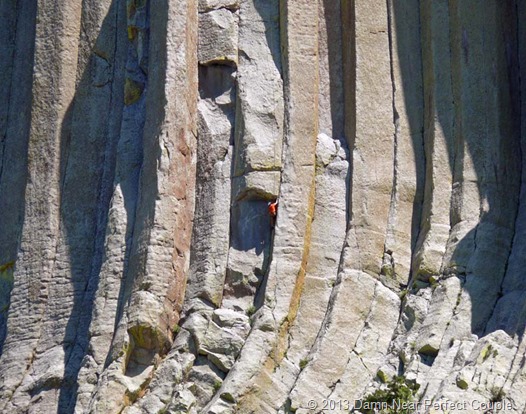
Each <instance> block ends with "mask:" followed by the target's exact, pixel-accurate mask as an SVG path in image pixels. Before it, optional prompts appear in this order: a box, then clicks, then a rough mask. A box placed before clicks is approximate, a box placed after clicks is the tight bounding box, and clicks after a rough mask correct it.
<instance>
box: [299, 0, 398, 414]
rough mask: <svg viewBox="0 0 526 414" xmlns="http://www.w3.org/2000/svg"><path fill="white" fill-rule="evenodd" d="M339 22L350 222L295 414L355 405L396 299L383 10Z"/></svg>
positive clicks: (357, 10)
mask: <svg viewBox="0 0 526 414" xmlns="http://www.w3.org/2000/svg"><path fill="white" fill-rule="evenodd" d="M342 14H343V21H344V31H343V32H344V33H343V38H344V42H343V47H344V79H345V81H346V84H345V85H346V88H345V92H346V96H345V99H346V114H347V115H348V117H347V118H346V119H345V122H346V135H347V139H348V142H349V146H350V152H351V154H352V155H351V163H352V164H351V165H352V167H351V176H350V189H349V191H350V193H349V198H350V201H351V202H350V210H351V212H350V214H351V215H350V217H349V218H350V222H349V227H348V234H347V240H346V244H345V246H344V249H343V254H342V259H341V262H340V268H339V274H338V277H337V279H336V281H335V284H334V288H333V289H332V292H331V297H330V299H329V305H328V308H327V312H326V314H325V317H324V320H323V323H322V326H321V328H320V331H319V335H318V337H317V339H316V341H315V343H314V345H313V347H312V348H311V351H310V353H309V355H308V356H307V357H306V358H305V359H304V360H303V361H302V363H301V365H302V366H303V367H302V368H303V370H302V372H301V373H300V374H299V376H298V379H297V381H296V383H295V385H294V388H293V389H292V391H291V395H290V404H291V407H292V408H293V409H295V410H297V412H298V413H306V412H309V411H308V409H307V408H306V403H307V401H309V400H311V399H314V400H315V401H316V402H317V403H318V404H319V406H320V407H321V406H322V400H323V399H324V398H331V399H339V398H345V399H349V400H352V399H353V398H355V397H358V396H359V395H360V393H361V392H362V391H363V388H364V386H365V382H366V379H370V378H372V377H373V376H374V375H375V374H376V369H377V367H379V366H380V364H381V363H382V360H383V355H384V354H385V352H386V351H387V348H388V346H389V341H390V336H391V335H390V332H393V331H394V329H395V326H396V323H397V319H398V308H399V299H398V296H397V294H396V293H394V292H393V291H391V290H390V289H389V288H388V287H386V286H385V285H384V283H385V284H387V285H389V286H392V287H393V288H396V287H397V283H395V282H396V280H395V281H393V279H392V276H393V275H392V274H382V257H383V255H384V250H385V244H386V235H387V234H388V232H389V225H390V221H389V220H390V214H389V212H390V209H391V201H392V191H393V182H394V180H393V171H394V168H393V165H394V154H395V139H394V138H395V136H394V135H395V132H396V129H395V124H394V122H393V119H394V117H393V83H392V66H391V60H390V58H389V57H390V54H389V51H390V42H389V40H390V39H389V15H388V8H387V4H386V3H385V2H381V1H373V2H371V1H367V2H365V1H356V2H344V3H343V4H342ZM335 360H337V361H341V362H340V363H339V364H334V361H335ZM342 409H343V407H342Z"/></svg>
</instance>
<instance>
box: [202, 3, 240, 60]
mask: <svg viewBox="0 0 526 414" xmlns="http://www.w3.org/2000/svg"><path fill="white" fill-rule="evenodd" d="M237 29H238V16H237V14H235V13H233V12H231V11H229V10H227V9H224V8H221V9H218V10H212V11H209V12H206V13H200V14H199V49H198V59H199V63H200V64H202V65H207V64H211V63H234V64H235V63H237V42H238V40H237V39H238V30H237Z"/></svg>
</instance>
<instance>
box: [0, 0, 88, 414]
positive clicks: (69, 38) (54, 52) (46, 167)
mask: <svg viewBox="0 0 526 414" xmlns="http://www.w3.org/2000/svg"><path fill="white" fill-rule="evenodd" d="M26 12H27V11H26ZM80 14H81V1H59V2H55V1H46V0H42V1H38V3H37V23H36V39H37V40H36V44H35V52H34V67H33V83H32V90H33V101H32V113H31V129H30V138H29V148H28V167H27V170H28V180H27V186H26V190H25V199H26V203H25V213H24V215H25V221H24V230H23V232H22V236H21V246H20V250H19V255H18V257H17V262H16V270H15V272H14V287H13V291H12V293H11V305H12V306H11V307H10V312H9V315H8V321H7V339H6V341H5V344H4V348H3V353H2V356H1V357H0V364H1V365H2V372H1V373H0V383H1V384H2V387H1V390H0V410H1V411H9V410H12V409H13V408H12V407H13V405H14V404H15V405H20V404H22V405H25V404H27V403H28V402H29V400H30V398H31V395H30V394H29V393H28V391H30V389H31V386H28V387H23V389H20V388H19V387H20V385H21V384H22V383H23V382H24V378H25V377H26V375H27V374H28V369H29V368H30V367H31V363H32V361H33V359H34V358H35V351H36V347H37V344H38V342H39V339H40V336H41V332H42V331H41V328H42V327H41V322H42V318H43V317H44V315H45V314H46V308H47V306H48V304H49V302H50V300H51V299H52V298H50V297H49V290H48V289H49V285H50V283H51V280H52V274H53V271H54V268H55V260H56V254H57V252H56V248H57V240H58V235H59V227H60V192H61V185H60V184H61V180H60V177H61V160H60V154H61V145H62V144H63V143H64V140H66V136H65V134H64V129H66V130H67V128H68V125H67V123H68V121H67V119H66V118H67V117H66V114H67V110H68V107H69V105H70V104H71V101H72V99H73V96H74V92H75V83H76V78H77V50H78V35H79V31H80ZM30 32H31V31H30ZM26 41H27V42H31V40H30V39H26ZM64 123H65V124H64ZM53 300H54V299H53ZM60 362H62V361H60ZM63 368H64V365H63V364H62V363H60V364H57V365H55V366H54V367H53V372H48V373H47V374H46V375H47V376H48V378H53V379H52V380H51V383H53V380H54V379H58V380H59V381H60V378H61V377H62V374H63ZM40 374H43V372H40ZM44 381H45V379H44ZM28 382H31V380H29V381H28ZM24 388H25V389H24ZM51 394H53V395H51V396H50V397H51V398H50V400H51V402H49V406H48V408H50V409H53V408H52V407H53V405H54V403H56V398H57V394H58V392H57V391H56V390H54V391H52V392H51Z"/></svg>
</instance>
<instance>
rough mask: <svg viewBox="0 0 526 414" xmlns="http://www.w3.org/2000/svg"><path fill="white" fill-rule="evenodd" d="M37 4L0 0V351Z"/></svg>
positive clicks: (21, 184)
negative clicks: (0, 62)
mask: <svg viewBox="0 0 526 414" xmlns="http://www.w3.org/2000/svg"><path fill="white" fill-rule="evenodd" d="M36 6H37V5H36V2H16V3H15V2H4V3H2V5H1V7H2V11H1V12H0V15H1V16H2V18H1V21H2V23H1V24H0V25H1V26H2V30H1V32H0V33H1V34H0V36H1V39H0V43H1V45H2V49H1V52H0V54H1V57H0V59H1V61H2V68H1V69H0V72H1V73H2V75H1V76H2V79H1V81H0V83H1V84H2V92H1V98H0V99H1V106H2V112H1V113H0V148H1V149H0V157H1V160H0V194H1V195H2V196H0V211H1V212H2V214H0V229H2V231H1V232H0V352H1V351H2V346H3V344H4V340H5V335H6V329H7V325H6V324H7V314H8V309H9V303H10V300H11V299H10V294H11V289H12V287H13V282H14V279H13V271H14V265H15V262H16V258H17V254H18V248H19V243H20V235H21V233H22V223H23V218H24V209H25V208H24V196H25V184H26V174H27V147H28V141H29V125H30V118H31V89H32V85H33V82H32V76H33V58H34V46H35V17H36V13H37V10H36V9H37V7H36Z"/></svg>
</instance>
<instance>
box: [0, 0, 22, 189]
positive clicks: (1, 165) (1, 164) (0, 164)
mask: <svg viewBox="0 0 526 414" xmlns="http://www.w3.org/2000/svg"><path fill="white" fill-rule="evenodd" d="M15 2H16V5H15V24H14V30H13V53H12V59H11V65H10V66H11V76H10V80H9V88H8V90H9V92H8V96H7V100H6V102H7V104H6V105H7V107H6V119H5V129H4V132H3V134H2V137H1V139H0V144H2V148H1V153H2V159H1V161H0V183H2V177H3V172H4V165H5V160H6V148H5V147H6V141H7V131H8V129H9V118H10V116H9V115H10V112H11V111H10V109H11V96H12V95H13V78H14V70H13V69H14V67H15V62H16V57H17V53H16V52H17V49H18V48H17V47H16V45H17V34H18V18H19V15H20V10H19V8H20V7H21V6H20V3H21V2H20V1H18V0H15Z"/></svg>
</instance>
